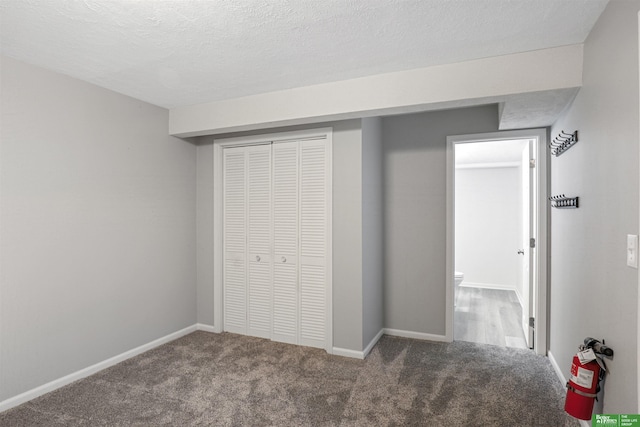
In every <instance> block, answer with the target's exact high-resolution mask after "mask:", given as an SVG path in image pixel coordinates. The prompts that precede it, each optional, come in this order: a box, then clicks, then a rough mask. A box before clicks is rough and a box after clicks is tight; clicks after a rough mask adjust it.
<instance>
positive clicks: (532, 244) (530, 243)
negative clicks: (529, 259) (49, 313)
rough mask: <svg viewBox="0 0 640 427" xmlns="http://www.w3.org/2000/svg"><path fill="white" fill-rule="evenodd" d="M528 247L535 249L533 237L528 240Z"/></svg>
mask: <svg viewBox="0 0 640 427" xmlns="http://www.w3.org/2000/svg"><path fill="white" fill-rule="evenodd" d="M529 247H530V248H535V247H536V239H534V238H533V237H532V238H530V239H529Z"/></svg>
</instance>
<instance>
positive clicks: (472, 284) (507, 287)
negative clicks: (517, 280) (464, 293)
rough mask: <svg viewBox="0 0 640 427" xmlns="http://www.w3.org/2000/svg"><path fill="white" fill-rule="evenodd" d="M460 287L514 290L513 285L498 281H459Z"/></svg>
mask: <svg viewBox="0 0 640 427" xmlns="http://www.w3.org/2000/svg"><path fill="white" fill-rule="evenodd" d="M460 287H461V288H478V289H497V290H501V291H514V292H515V291H516V287H515V286H510V285H501V284H499V283H480V282H467V281H464V282H462V283H460Z"/></svg>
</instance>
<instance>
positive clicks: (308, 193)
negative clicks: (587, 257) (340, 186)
mask: <svg viewBox="0 0 640 427" xmlns="http://www.w3.org/2000/svg"><path fill="white" fill-rule="evenodd" d="M328 191H329V189H328V188H327V150H326V141H325V140H324V139H323V140H312V141H302V142H300V339H299V343H300V344H302V345H307V346H312V347H321V348H323V347H325V345H326V343H325V342H326V325H327V277H326V271H327V269H326V265H327V262H326V261H327V260H326V255H327V218H328V212H327V192H328Z"/></svg>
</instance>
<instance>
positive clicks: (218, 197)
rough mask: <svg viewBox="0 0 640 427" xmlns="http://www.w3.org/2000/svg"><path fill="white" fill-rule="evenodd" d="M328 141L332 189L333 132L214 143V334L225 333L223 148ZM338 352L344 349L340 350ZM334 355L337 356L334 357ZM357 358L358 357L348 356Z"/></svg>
mask: <svg viewBox="0 0 640 427" xmlns="http://www.w3.org/2000/svg"><path fill="white" fill-rule="evenodd" d="M318 138H326V140H327V157H328V159H329V161H328V166H327V167H328V169H329V170H328V171H327V188H329V189H332V188H333V181H332V179H333V161H332V159H333V128H331V127H325V128H318V129H308V130H301V131H292V132H279V133H271V134H262V135H252V136H241V137H234V138H222V139H215V140H214V141H213V177H214V178H213V206H214V210H213V247H214V251H213V254H214V256H213V269H214V276H213V310H214V312H213V318H214V325H215V326H214V329H215V332H222V331H224V320H223V318H224V316H223V310H224V307H223V298H222V295H223V277H222V256H223V253H224V251H223V241H222V236H223V223H222V218H223V210H222V208H223V203H222V194H223V187H222V185H223V183H222V177H223V162H222V159H223V157H222V150H223V148H224V147H233V146H247V145H260V144H267V143H270V142H283V141H298V140H309V139H318ZM332 201H333V197H332V196H331V195H329V197H328V199H327V210H328V212H329V215H328V218H327V223H328V227H329V233H328V235H327V280H328V282H329V283H328V289H327V322H326V324H327V330H326V337H327V342H326V344H325V350H326V351H327V353H329V354H332V353H334V352H335V350H336V348H334V347H333V262H332V259H333V256H332V253H333V242H332V232H331V230H333V215H332V214H331V213H332V212H333V205H332ZM338 350H339V351H340V350H341V349H338ZM344 351H345V352H351V351H352V350H346V349H344ZM334 354H335V353H334ZM347 357H356V356H347Z"/></svg>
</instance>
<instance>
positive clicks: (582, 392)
mask: <svg viewBox="0 0 640 427" xmlns="http://www.w3.org/2000/svg"><path fill="white" fill-rule="evenodd" d="M567 388H568V389H569V390H570V391H572V392H574V393H575V394H579V395H580V396H584V397H591V398H595V397H596V396H597V395H596V394H593V393H585V392H584V391H581V390H578V389H576V388H574V387H572V386H571V384H569V382H567Z"/></svg>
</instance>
